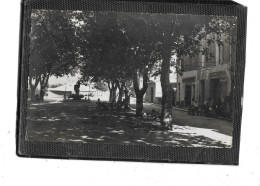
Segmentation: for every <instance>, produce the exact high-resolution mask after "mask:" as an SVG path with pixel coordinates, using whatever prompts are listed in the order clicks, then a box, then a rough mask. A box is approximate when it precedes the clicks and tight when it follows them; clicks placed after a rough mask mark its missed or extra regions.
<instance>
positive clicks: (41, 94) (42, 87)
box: [40, 86, 45, 101]
mask: <svg viewBox="0 0 260 186" xmlns="http://www.w3.org/2000/svg"><path fill="white" fill-rule="evenodd" d="M44 96H45V87H44V86H41V89H40V101H44Z"/></svg>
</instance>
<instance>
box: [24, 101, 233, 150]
mask: <svg viewBox="0 0 260 186" xmlns="http://www.w3.org/2000/svg"><path fill="white" fill-rule="evenodd" d="M131 106H132V107H133V108H134V105H131ZM153 108H154V109H157V110H158V109H160V106H159V105H155V104H146V103H145V104H144V111H145V112H146V113H148V115H149V113H150V112H151V109H153ZM173 123H174V125H173V130H167V129H164V128H162V127H161V126H160V122H158V121H156V120H151V119H136V117H135V116H134V110H132V111H128V112H126V111H117V110H109V111H97V110H96V103H95V102H88V101H81V102H73V101H71V102H43V103H34V104H32V103H29V104H28V114H27V139H28V140H30V141H48V142H83V143H112V144H138V145H160V146H164V145H165V146H166V145H167V146H180V147H230V146H231V144H232V122H230V121H225V120H221V119H216V118H208V117H203V116H189V115H187V113H186V112H183V111H180V110H174V118H173Z"/></svg>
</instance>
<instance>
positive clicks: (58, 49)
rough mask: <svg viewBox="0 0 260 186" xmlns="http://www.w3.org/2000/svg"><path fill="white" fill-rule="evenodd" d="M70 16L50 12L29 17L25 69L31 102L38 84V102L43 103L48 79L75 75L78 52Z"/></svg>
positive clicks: (37, 11) (36, 11) (69, 14)
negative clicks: (29, 40)
mask: <svg viewBox="0 0 260 186" xmlns="http://www.w3.org/2000/svg"><path fill="white" fill-rule="evenodd" d="M72 14H73V13H72V12H67V11H52V10H34V11H33V13H32V31H31V33H30V38H31V58H30V67H29V68H30V70H29V84H30V88H31V89H32V93H31V99H32V100H33V99H34V94H35V93H34V90H35V88H36V87H37V86H38V84H40V99H41V100H43V97H44V94H45V88H46V87H47V85H48V81H49V77H50V76H51V75H54V76H56V77H61V76H63V75H68V74H73V72H75V67H76V66H77V59H78V52H77V48H76V47H75V34H74V32H75V31H74V28H73V23H72V21H71V16H72ZM33 80H34V84H33Z"/></svg>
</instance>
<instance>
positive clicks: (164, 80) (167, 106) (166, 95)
mask: <svg viewBox="0 0 260 186" xmlns="http://www.w3.org/2000/svg"><path fill="white" fill-rule="evenodd" d="M170 61H171V48H170V43H169V41H166V40H165V41H164V48H163V60H162V67H161V68H162V69H161V86H162V110H161V123H162V125H164V124H165V121H166V120H167V119H169V118H170V122H171V120H172V93H173V89H172V87H171V84H170ZM168 121H169V120H168Z"/></svg>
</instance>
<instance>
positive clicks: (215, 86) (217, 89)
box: [210, 78, 221, 100]
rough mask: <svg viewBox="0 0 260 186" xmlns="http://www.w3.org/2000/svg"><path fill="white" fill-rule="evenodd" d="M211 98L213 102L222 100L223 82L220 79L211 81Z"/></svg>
mask: <svg viewBox="0 0 260 186" xmlns="http://www.w3.org/2000/svg"><path fill="white" fill-rule="evenodd" d="M210 97H211V99H213V100H219V99H220V98H221V82H220V79H219V78H215V79H211V80H210Z"/></svg>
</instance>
